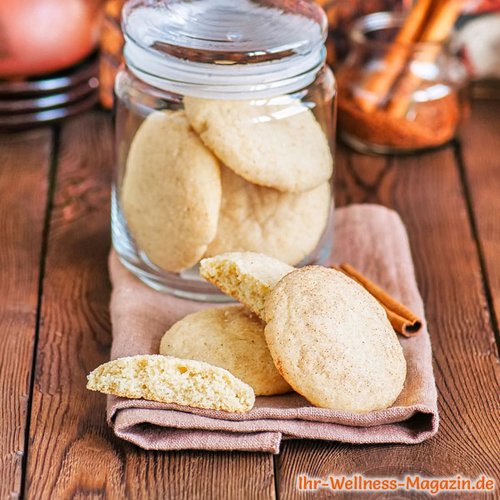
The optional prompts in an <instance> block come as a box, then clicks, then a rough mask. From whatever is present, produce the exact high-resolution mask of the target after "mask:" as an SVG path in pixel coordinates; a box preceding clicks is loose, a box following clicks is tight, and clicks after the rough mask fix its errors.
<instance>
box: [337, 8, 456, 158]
mask: <svg viewBox="0 0 500 500" xmlns="http://www.w3.org/2000/svg"><path fill="white" fill-rule="evenodd" d="M403 21H404V17H403V16H401V15H398V14H393V13H389V12H378V13H375V14H370V15H368V16H365V17H363V18H360V19H359V20H358V21H357V22H356V23H355V25H354V27H353V29H352V31H351V50H350V53H349V55H348V57H347V59H346V61H345V63H344V64H343V66H342V67H341V68H340V69H339V70H338V73H337V76H338V85H339V126H340V135H341V138H342V139H343V140H344V141H345V142H346V143H347V144H349V145H350V146H351V147H353V148H354V149H356V150H358V151H361V152H371V153H381V154H387V153H388V154H392V153H413V152H416V151H419V150H423V149H428V148H434V147H438V146H441V145H443V144H445V143H447V142H449V141H450V140H451V139H453V138H454V137H455V135H456V134H457V132H458V129H459V125H460V121H461V118H462V116H463V111H464V108H465V101H464V92H463V89H464V86H465V82H466V72H465V69H464V67H463V65H462V64H461V63H460V61H459V59H458V58H457V57H456V56H455V55H454V54H453V53H452V52H451V50H450V46H449V44H448V43H447V42H444V43H434V42H425V43H423V42H418V43H413V44H406V45H398V44H397V43H396V42H395V41H394V39H395V36H396V35H397V33H398V32H399V29H400V28H401V26H402V25H403Z"/></svg>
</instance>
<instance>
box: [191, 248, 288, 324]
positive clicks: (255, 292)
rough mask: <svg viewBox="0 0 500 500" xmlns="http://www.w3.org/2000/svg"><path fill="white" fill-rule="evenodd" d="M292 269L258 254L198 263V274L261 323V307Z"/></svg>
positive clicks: (228, 255)
mask: <svg viewBox="0 0 500 500" xmlns="http://www.w3.org/2000/svg"><path fill="white" fill-rule="evenodd" d="M294 269H295V268H294V267H292V266H289V265H288V264H285V263H284V262H281V261H280V260H278V259H274V258H273V257H269V256H268V255H264V254H261V253H253V252H229V253H224V254H221V255H217V256H215V257H210V258H207V259H203V260H202V261H201V262H200V275H201V276H202V277H203V278H205V279H206V280H207V281H210V283H213V284H214V285H215V286H216V287H218V288H219V289H220V290H222V291H223V292H224V293H225V294H227V295H229V296H230V297H233V298H234V299H236V300H238V301H239V302H241V303H242V304H244V305H246V306H247V307H248V308H249V309H250V310H251V311H252V312H254V313H255V314H256V315H257V316H258V317H259V318H261V319H262V320H264V321H265V312H264V304H265V301H266V298H267V296H268V295H269V292H270V291H271V290H272V289H273V288H274V286H275V285H276V283H278V281H279V280H280V279H281V278H282V277H283V276H285V275H286V274H288V273H290V272H292V271H293V270H294Z"/></svg>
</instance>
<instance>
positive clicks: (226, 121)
mask: <svg viewBox="0 0 500 500" xmlns="http://www.w3.org/2000/svg"><path fill="white" fill-rule="evenodd" d="M123 19H124V31H125V39H126V44H125V50H124V54H125V59H126V66H125V68H124V69H122V71H121V72H120V73H119V74H118V76H117V80H116V87H115V91H116V95H117V105H116V111H117V120H116V146H117V155H116V157H117V168H116V171H115V180H114V190H113V212H112V227H113V244H114V248H115V250H116V251H117V253H118V256H119V257H120V260H121V261H122V262H123V263H124V265H125V266H126V267H127V268H128V269H130V270H131V271H132V272H133V273H135V274H136V275H137V276H138V277H139V278H140V279H142V280H143V281H144V282H146V283H147V284H148V285H150V286H152V287H153V288H155V289H158V290H161V291H165V292H169V293H173V294H175V295H179V296H182V297H188V298H194V299H199V300H221V301H222V300H226V298H225V297H224V296H222V295H220V294H219V293H218V292H217V291H216V290H215V289H214V288H212V286H211V285H209V284H208V283H206V282H204V281H203V280H202V279H201V278H200V277H199V273H198V264H199V261H200V260H201V259H202V258H204V257H212V256H215V255H218V254H221V253H225V252H241V251H252V252H259V253H262V254H265V255H269V256H271V257H275V258H279V259H281V260H282V261H284V262H286V263H288V264H290V265H293V266H302V265H305V264H311V263H321V262H323V261H324V260H325V259H326V258H327V257H328V255H329V253H330V251H331V246H332V236H333V235H332V228H331V217H332V213H333V206H334V204H333V196H332V187H333V185H332V178H333V170H334V168H333V167H334V161H333V140H334V131H335V113H334V104H335V97H336V91H335V80H334V77H333V74H332V72H331V71H330V69H329V68H328V67H327V66H326V65H325V47H324V41H325V37H326V19H325V16H324V13H323V11H322V10H321V9H320V8H319V7H318V6H317V5H315V4H312V3H310V2H307V1H305V0H304V1H295V2H285V3H279V4H278V3H276V2H274V1H265V2H262V1H259V2H256V1H251V0H244V1H243V2H238V3H236V4H235V3H234V2H230V1H229V0H218V1H217V2H209V1H208V0H198V1H196V2H188V1H167V0H164V1H161V2H156V3H155V6H154V7H153V6H151V5H150V4H149V3H148V2H144V1H139V0H138V1H135V2H134V1H133V2H129V3H128V4H127V5H126V7H125V10H124V13H123ZM181 21H182V22H181ZM228 26H231V28H230V29H229V28H228ZM187 33H189V36H187Z"/></svg>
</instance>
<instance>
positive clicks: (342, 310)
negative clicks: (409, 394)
mask: <svg viewBox="0 0 500 500" xmlns="http://www.w3.org/2000/svg"><path fill="white" fill-rule="evenodd" d="M265 314H266V318H267V321H268V323H267V325H266V328H265V335H266V341H267V344H268V346H269V350H270V351H271V355H272V357H273V360H274V363H275V365H276V367H277V368H278V371H279V372H280V373H281V375H282V376H283V378H284V379H285V380H286V381H287V382H288V383H289V384H290V385H291V386H292V387H293V388H294V389H295V390H296V391H297V392H298V393H300V394H302V396H304V397H305V398H306V399H307V400H308V401H310V402H311V403H312V404H314V405H316V406H320V407H323V408H331V409H334V410H342V411H349V412H357V413H364V412H369V411H372V410H381V409H383V408H387V407H389V406H391V405H392V404H393V403H394V401H395V400H396V398H397V397H398V395H399V394H400V392H401V391H402V389H403V385H404V382H405V378H406V361H405V358H404V355H403V350H402V348H401V345H400V344H399V341H398V339H397V337H396V333H395V332H394V330H393V329H392V327H391V325H390V323H389V320H388V319H387V315H386V313H385V311H384V309H383V308H382V306H381V305H380V304H379V303H378V302H377V300H376V299H375V298H374V297H373V296H372V295H370V294H369V293H368V292H367V291H366V290H365V289H364V288H363V287H362V286H360V285H359V284H358V283H356V282H355V281H354V280H352V279H351V278H348V277H347V276H345V275H344V274H343V273H341V272H338V271H335V270H333V269H327V268H324V267H320V266H308V267H304V268H302V269H298V270H295V271H293V272H292V273H290V274H288V275H287V276H285V277H284V278H283V279H282V280H281V281H280V282H279V283H278V284H277V285H276V286H275V287H274V289H273V290H272V291H271V293H270V294H269V297H268V298H267V301H266V307H265Z"/></svg>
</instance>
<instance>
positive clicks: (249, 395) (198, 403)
mask: <svg viewBox="0 0 500 500" xmlns="http://www.w3.org/2000/svg"><path fill="white" fill-rule="evenodd" d="M87 380H88V382H87V389H90V390H91V391H99V392H103V393H105V394H114V395H115V396H121V397H124V398H142V399H148V400H151V401H158V402H161V403H175V404H178V405H182V406H192V407H195V408H206V409H212V410H224V411H229V412H240V413H241V412H246V411H249V410H250V409H251V408H252V407H253V405H254V402H255V395H254V392H253V389H252V388H251V387H250V386H249V385H247V384H245V383H244V382H242V381H241V380H239V379H238V378H236V377H235V376H234V375H232V374H231V373H229V372H228V371H227V370H224V369H223V368H219V367H217V366H213V365H210V364H208V363H203V362H201V361H193V360H188V359H179V358H174V357H170V356H161V355H159V354H143V355H137V356H130V357H125V358H119V359H115V360H114V361H109V362H108V363H104V364H102V365H101V366H99V367H97V368H96V369H95V370H94V371H92V372H91V373H90V374H89V375H88V377H87Z"/></svg>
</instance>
